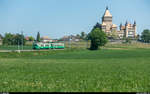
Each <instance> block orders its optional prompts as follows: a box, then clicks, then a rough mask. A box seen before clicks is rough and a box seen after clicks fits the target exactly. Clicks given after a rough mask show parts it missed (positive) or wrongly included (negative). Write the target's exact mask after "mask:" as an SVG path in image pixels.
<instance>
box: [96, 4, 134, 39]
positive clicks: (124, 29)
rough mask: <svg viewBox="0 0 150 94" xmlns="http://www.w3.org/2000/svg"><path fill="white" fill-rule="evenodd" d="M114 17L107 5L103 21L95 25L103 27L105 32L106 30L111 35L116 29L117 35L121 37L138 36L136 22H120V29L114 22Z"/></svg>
mask: <svg viewBox="0 0 150 94" xmlns="http://www.w3.org/2000/svg"><path fill="white" fill-rule="evenodd" d="M112 19H113V16H112V15H111V13H110V12H109V10H108V7H107V8H106V10H105V13H104V15H103V17H102V23H101V24H99V23H97V24H96V26H95V27H99V28H101V29H102V30H103V31H104V32H106V34H109V35H111V33H112V32H113V31H114V32H116V35H117V36H118V38H120V39H121V38H123V37H126V38H128V37H131V38H135V37H136V22H134V24H130V23H128V22H126V23H125V25H124V26H123V25H122V24H120V27H119V30H118V26H117V25H116V24H113V22H112V21H113V20H112Z"/></svg>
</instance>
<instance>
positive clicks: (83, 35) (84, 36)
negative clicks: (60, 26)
mask: <svg viewBox="0 0 150 94" xmlns="http://www.w3.org/2000/svg"><path fill="white" fill-rule="evenodd" d="M86 36H87V35H86V33H85V32H81V39H83V40H85V39H86Z"/></svg>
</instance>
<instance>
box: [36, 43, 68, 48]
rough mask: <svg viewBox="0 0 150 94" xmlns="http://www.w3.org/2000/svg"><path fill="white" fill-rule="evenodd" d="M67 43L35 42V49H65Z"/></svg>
mask: <svg viewBox="0 0 150 94" xmlns="http://www.w3.org/2000/svg"><path fill="white" fill-rule="evenodd" d="M64 48H65V45H64V43H63V42H49V43H43V42H34V43H33V49H64Z"/></svg>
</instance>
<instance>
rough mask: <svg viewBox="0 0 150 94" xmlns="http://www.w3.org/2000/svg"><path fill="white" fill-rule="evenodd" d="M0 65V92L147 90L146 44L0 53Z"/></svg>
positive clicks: (149, 74) (148, 57)
mask: <svg viewBox="0 0 150 94" xmlns="http://www.w3.org/2000/svg"><path fill="white" fill-rule="evenodd" d="M146 45H147V46H146ZM0 67H1V68H0V92H26V91H28V92H91V91H92V92H150V83H149V82H150V68H149V67H150V46H149V45H148V44H142V45H139V44H137V45H128V44H118V45H112V44H108V45H106V46H105V47H103V48H101V49H100V50H98V51H89V50H87V49H65V50H50V51H37V52H21V53H16V52H11V53H0Z"/></svg>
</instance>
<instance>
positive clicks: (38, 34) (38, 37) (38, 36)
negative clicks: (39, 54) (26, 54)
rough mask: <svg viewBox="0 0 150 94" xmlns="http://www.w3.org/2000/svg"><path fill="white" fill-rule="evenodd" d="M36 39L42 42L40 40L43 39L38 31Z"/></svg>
mask: <svg viewBox="0 0 150 94" xmlns="http://www.w3.org/2000/svg"><path fill="white" fill-rule="evenodd" d="M36 41H37V42H40V41H41V39H40V32H38V33H37V38H36Z"/></svg>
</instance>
